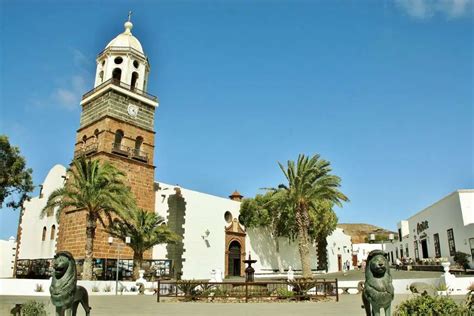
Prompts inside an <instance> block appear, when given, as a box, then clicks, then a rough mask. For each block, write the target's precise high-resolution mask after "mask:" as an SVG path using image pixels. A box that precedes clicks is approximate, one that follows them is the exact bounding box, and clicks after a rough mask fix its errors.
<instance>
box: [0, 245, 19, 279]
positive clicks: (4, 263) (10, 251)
mask: <svg viewBox="0 0 474 316" xmlns="http://www.w3.org/2000/svg"><path fill="white" fill-rule="evenodd" d="M15 256H16V240H15V237H13V236H12V237H10V238H8V240H0V278H12V277H13V270H14V267H15Z"/></svg>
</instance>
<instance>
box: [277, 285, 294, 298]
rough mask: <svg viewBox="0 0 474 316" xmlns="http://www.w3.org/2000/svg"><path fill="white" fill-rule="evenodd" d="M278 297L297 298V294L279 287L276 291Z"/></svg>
mask: <svg viewBox="0 0 474 316" xmlns="http://www.w3.org/2000/svg"><path fill="white" fill-rule="evenodd" d="M276 295H277V296H278V298H292V297H293V296H295V293H294V292H293V291H290V290H288V289H287V288H284V287H279V288H277V289H276Z"/></svg>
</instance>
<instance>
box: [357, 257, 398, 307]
mask: <svg viewBox="0 0 474 316" xmlns="http://www.w3.org/2000/svg"><path fill="white" fill-rule="evenodd" d="M393 297H394V289H393V284H392V275H391V274H390V264H389V262H388V259H387V254H386V253H385V252H384V251H382V250H372V251H371V252H370V253H369V255H368V257H367V266H366V268H365V283H364V286H363V291H362V301H363V302H364V306H363V307H364V308H365V313H366V315H367V316H379V315H380V309H381V308H383V309H384V311H385V316H390V315H391V305H392V301H393Z"/></svg>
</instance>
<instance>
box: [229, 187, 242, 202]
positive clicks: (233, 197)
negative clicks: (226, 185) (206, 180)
mask: <svg viewBox="0 0 474 316" xmlns="http://www.w3.org/2000/svg"><path fill="white" fill-rule="evenodd" d="M243 197H244V196H243V195H242V194H240V193H239V191H237V190H235V191H234V193H232V194H231V195H229V199H231V200H232V201H237V202H240V201H242V198H243Z"/></svg>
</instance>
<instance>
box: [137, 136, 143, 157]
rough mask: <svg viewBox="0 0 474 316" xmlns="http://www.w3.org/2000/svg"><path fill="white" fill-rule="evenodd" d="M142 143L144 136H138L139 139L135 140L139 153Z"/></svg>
mask: <svg viewBox="0 0 474 316" xmlns="http://www.w3.org/2000/svg"><path fill="white" fill-rule="evenodd" d="M142 144H143V137H141V136H138V137H137V139H136V140H135V151H136V152H137V154H138V153H139V152H140V149H141V147H142Z"/></svg>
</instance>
